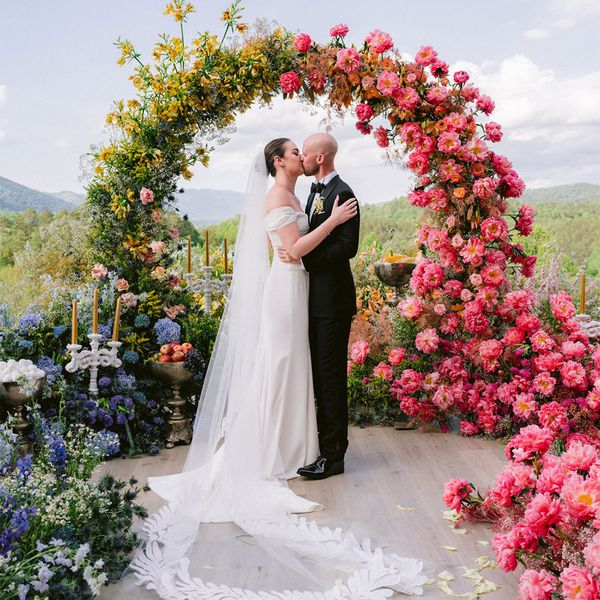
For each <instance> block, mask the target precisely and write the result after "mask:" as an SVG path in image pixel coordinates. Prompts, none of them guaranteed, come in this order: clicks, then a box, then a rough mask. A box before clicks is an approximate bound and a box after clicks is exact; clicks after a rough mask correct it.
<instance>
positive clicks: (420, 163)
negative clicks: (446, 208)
mask: <svg viewBox="0 0 600 600" xmlns="http://www.w3.org/2000/svg"><path fill="white" fill-rule="evenodd" d="M406 164H407V165H408V168H409V169H410V170H411V171H413V172H414V173H416V174H417V175H424V174H425V173H427V171H428V170H429V158H428V157H427V156H426V155H425V154H423V153H422V152H412V153H411V154H409V156H408V161H407V163H406ZM423 199H424V200H427V195H423Z"/></svg>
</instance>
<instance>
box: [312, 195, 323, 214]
mask: <svg viewBox="0 0 600 600" xmlns="http://www.w3.org/2000/svg"><path fill="white" fill-rule="evenodd" d="M313 206H314V209H313V215H322V214H323V213H324V212H325V203H324V202H323V198H322V197H321V195H320V194H317V195H316V196H315V199H314V201H313Z"/></svg>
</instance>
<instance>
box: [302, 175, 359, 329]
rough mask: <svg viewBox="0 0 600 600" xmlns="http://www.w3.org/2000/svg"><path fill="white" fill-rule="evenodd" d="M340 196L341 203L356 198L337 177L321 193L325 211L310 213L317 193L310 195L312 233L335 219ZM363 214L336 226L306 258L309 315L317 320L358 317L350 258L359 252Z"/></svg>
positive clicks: (308, 205)
mask: <svg viewBox="0 0 600 600" xmlns="http://www.w3.org/2000/svg"><path fill="white" fill-rule="evenodd" d="M336 196H339V197H340V199H339V204H343V203H344V202H345V201H346V200H349V199H350V198H354V193H353V192H352V190H351V189H350V186H349V185H348V184H347V183H345V182H344V181H342V180H341V179H340V176H339V175H336V176H335V177H334V178H333V179H332V180H331V181H330V182H329V183H328V184H327V185H326V186H325V187H324V188H323V191H322V192H321V198H323V212H321V213H320V214H313V216H312V218H310V211H311V208H312V205H313V202H314V199H315V194H310V196H309V197H308V202H307V204H306V214H307V215H308V217H309V223H310V231H312V230H313V229H315V228H316V227H318V226H319V225H320V224H321V223H323V222H324V221H325V220H327V218H328V217H330V216H331V210H332V208H333V203H334V202H335V198H336ZM359 232H360V213H357V214H356V216H354V217H353V218H352V219H350V220H349V221H346V222H345V223H343V224H342V225H339V226H338V227H336V228H335V229H334V230H333V231H332V232H331V233H330V234H329V235H328V236H327V237H326V238H325V239H324V240H323V241H322V242H321V243H320V244H319V245H318V246H317V247H316V248H315V249H314V250H313V251H312V252H309V253H308V254H307V255H306V256H304V257H303V258H302V262H303V263H304V268H305V269H306V270H307V271H308V273H309V280H310V288H309V304H308V314H309V316H310V317H316V318H345V317H351V316H352V315H354V314H356V288H355V287H354V279H353V278H352V271H351V270H350V259H351V258H353V257H354V256H356V253H357V251H358V235H359Z"/></svg>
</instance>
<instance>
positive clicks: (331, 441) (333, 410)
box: [308, 317, 352, 461]
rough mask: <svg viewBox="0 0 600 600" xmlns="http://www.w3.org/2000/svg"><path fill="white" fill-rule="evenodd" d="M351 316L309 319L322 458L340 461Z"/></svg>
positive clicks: (344, 444) (343, 446) (345, 432)
mask: <svg viewBox="0 0 600 600" xmlns="http://www.w3.org/2000/svg"><path fill="white" fill-rule="evenodd" d="M351 323H352V317H341V318H319V317H311V318H310V319H309V329H308V335H309V341H310V355H311V361H312V370H313V380H314V388H315V398H316V402H317V427H318V430H319V449H320V452H321V456H324V457H325V458H328V459H330V460H335V461H337V460H342V459H343V458H344V454H345V452H346V449H347V448H348V375H347V371H346V367H347V360H348V338H349V337H350V325H351Z"/></svg>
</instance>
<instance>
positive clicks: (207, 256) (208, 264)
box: [204, 229, 210, 267]
mask: <svg viewBox="0 0 600 600" xmlns="http://www.w3.org/2000/svg"><path fill="white" fill-rule="evenodd" d="M204 251H205V254H206V256H205V257H204V262H205V263H206V266H207V267H208V266H210V252H209V251H208V229H205V230H204Z"/></svg>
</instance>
